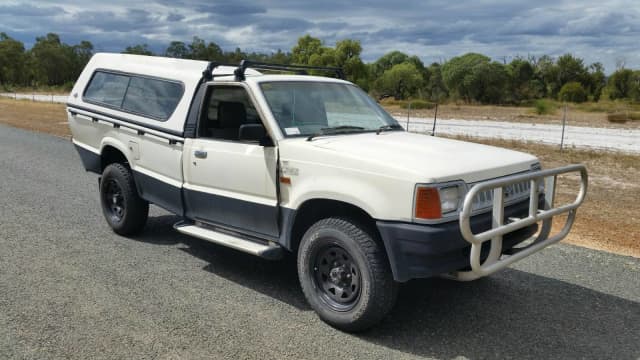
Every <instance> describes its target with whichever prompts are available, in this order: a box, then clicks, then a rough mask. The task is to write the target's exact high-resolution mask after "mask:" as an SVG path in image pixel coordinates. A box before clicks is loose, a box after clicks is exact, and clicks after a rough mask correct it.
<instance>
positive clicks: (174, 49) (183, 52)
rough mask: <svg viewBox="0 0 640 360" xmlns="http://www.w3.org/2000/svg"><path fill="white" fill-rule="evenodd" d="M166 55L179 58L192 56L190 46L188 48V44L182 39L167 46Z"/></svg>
mask: <svg viewBox="0 0 640 360" xmlns="http://www.w3.org/2000/svg"><path fill="white" fill-rule="evenodd" d="M164 55H165V56H168V57H172V58H178V59H189V58H191V53H190V52H189V48H187V45H186V44H185V43H184V42H182V41H172V42H171V43H170V44H169V46H168V47H167V50H165V52H164Z"/></svg>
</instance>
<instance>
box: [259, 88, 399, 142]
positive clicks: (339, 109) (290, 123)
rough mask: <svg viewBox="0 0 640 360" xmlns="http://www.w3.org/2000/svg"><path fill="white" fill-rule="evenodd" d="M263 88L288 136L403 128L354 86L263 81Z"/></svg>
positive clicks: (272, 109) (281, 126) (283, 130)
mask: <svg viewBox="0 0 640 360" xmlns="http://www.w3.org/2000/svg"><path fill="white" fill-rule="evenodd" d="M260 87H261V89H262V92H263V94H264V96H265V98H266V100H267V103H268V104H269V107H270V108H271V112H272V114H273V116H274V117H275V119H276V121H278V124H279V125H280V128H281V129H282V132H283V133H284V135H285V136H307V135H314V134H330V133H334V134H335V133H336V132H335V130H340V132H341V133H342V132H364V131H378V130H379V129H380V128H381V127H387V128H394V129H395V128H399V129H401V127H400V126H399V124H398V122H397V121H396V120H395V119H394V118H392V117H391V116H390V115H389V114H388V113H387V112H386V111H384V110H383V109H382V108H381V107H380V106H379V105H378V104H377V103H376V102H375V101H374V100H372V99H371V98H370V97H369V96H368V95H367V94H366V93H365V92H364V91H362V90H360V89H359V88H358V87H356V86H353V85H349V84H339V83H330V82H300V81H290V82H284V81H282V82H280V81H278V82H265V83H261V84H260ZM331 130H334V131H333V132H332V131H331Z"/></svg>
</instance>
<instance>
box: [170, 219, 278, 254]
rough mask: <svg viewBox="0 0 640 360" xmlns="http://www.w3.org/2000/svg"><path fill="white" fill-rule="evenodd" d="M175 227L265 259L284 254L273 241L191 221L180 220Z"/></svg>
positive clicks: (184, 232)
mask: <svg viewBox="0 0 640 360" xmlns="http://www.w3.org/2000/svg"><path fill="white" fill-rule="evenodd" d="M173 227H174V228H175V229H176V230H178V231H179V232H181V233H183V234H186V235H189V236H193V237H197V238H198V239H202V240H207V241H210V242H212V243H215V244H218V245H223V246H226V247H229V248H232V249H235V250H239V251H242V252H245V253H248V254H251V255H255V256H259V257H261V258H264V259H268V260H278V259H281V258H282V255H283V251H282V247H281V246H280V245H277V244H275V243H272V242H271V243H269V244H261V243H260V242H258V240H257V239H256V241H252V240H248V239H245V238H241V237H238V236H234V235H231V234H228V233H223V232H220V231H216V230H212V229H209V228H205V227H202V226H198V225H194V224H190V223H183V222H179V223H177V224H175V225H174V226H173Z"/></svg>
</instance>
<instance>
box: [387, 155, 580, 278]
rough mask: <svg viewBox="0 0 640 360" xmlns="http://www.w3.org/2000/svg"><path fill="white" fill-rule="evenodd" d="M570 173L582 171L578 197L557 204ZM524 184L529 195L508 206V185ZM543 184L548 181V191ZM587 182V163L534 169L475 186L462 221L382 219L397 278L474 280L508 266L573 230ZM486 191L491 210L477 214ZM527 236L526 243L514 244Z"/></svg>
mask: <svg viewBox="0 0 640 360" xmlns="http://www.w3.org/2000/svg"><path fill="white" fill-rule="evenodd" d="M567 174H569V175H572V176H575V175H579V182H578V184H579V186H580V187H579V190H578V191H577V192H576V198H575V200H574V201H573V202H571V203H566V204H563V205H561V206H554V197H555V188H556V181H557V179H558V177H559V176H567ZM522 182H528V183H529V189H530V190H529V198H528V199H527V200H525V201H522V202H520V203H517V204H513V205H510V206H505V197H506V196H507V195H506V194H507V192H506V190H505V189H506V188H508V187H509V186H512V185H514V184H518V183H522ZM540 185H544V191H541V189H540V188H539V186H540ZM587 185H588V175H587V169H586V168H585V167H584V165H568V166H564V167H560V168H555V169H549V170H540V171H533V172H529V173H526V174H516V175H512V176H507V177H504V178H498V179H494V180H488V181H484V182H481V183H477V184H475V185H474V186H473V187H472V188H471V189H470V190H469V191H468V192H467V194H466V195H465V198H464V201H463V206H462V210H461V211H460V214H459V220H458V221H452V222H449V223H444V224H440V225H419V224H407V223H394V222H385V221H378V222H377V225H378V229H379V231H380V235H381V237H382V240H383V242H384V246H385V249H386V250H387V254H388V256H389V260H390V263H391V269H392V271H393V276H394V279H395V280H396V281H407V280H409V279H413V278H422V277H430V276H434V275H440V274H446V275H448V276H449V277H452V278H454V279H456V280H460V281H470V280H474V279H477V278H480V277H483V276H487V275H490V274H492V273H494V272H496V271H499V270H501V269H504V268H505V267H507V266H509V265H511V264H513V263H515V262H516V261H519V260H522V259H524V258H525V257H527V256H530V255H532V254H534V253H536V252H538V251H540V250H542V249H544V248H545V247H547V246H549V245H552V244H554V243H556V242H558V241H560V240H562V239H564V238H565V237H566V236H567V235H568V234H569V231H570V230H571V227H572V226H573V223H574V221H575V217H576V211H577V209H578V207H579V206H580V205H581V204H582V202H583V201H584V198H585V196H586V194H587ZM484 191H491V193H492V194H493V195H492V203H493V204H492V207H491V212H490V213H485V214H480V215H475V216H472V214H473V212H472V209H473V202H474V200H475V199H476V197H477V196H478V194H480V193H481V192H484ZM529 199H530V200H529ZM536 200H537V201H536ZM560 215H566V219H565V220H564V225H563V226H562V228H561V230H560V231H559V232H557V233H556V234H554V235H553V236H551V235H550V233H551V224H552V222H553V219H554V217H556V216H560ZM539 224H540V231H539V232H538V225H539ZM526 240H529V241H527V244H526V245H525V246H519V247H517V248H514V247H515V246H516V245H518V244H519V243H521V242H524V241H526Z"/></svg>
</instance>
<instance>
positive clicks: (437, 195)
mask: <svg viewBox="0 0 640 360" xmlns="http://www.w3.org/2000/svg"><path fill="white" fill-rule="evenodd" d="M466 189H467V188H466V184H465V183H464V182H455V183H446V184H435V185H417V186H416V196H415V200H414V217H415V219H418V220H439V219H441V218H443V217H446V216H448V215H453V214H455V213H456V212H457V211H458V209H459V208H460V205H461V202H462V199H463V197H464V194H465V192H466Z"/></svg>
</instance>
